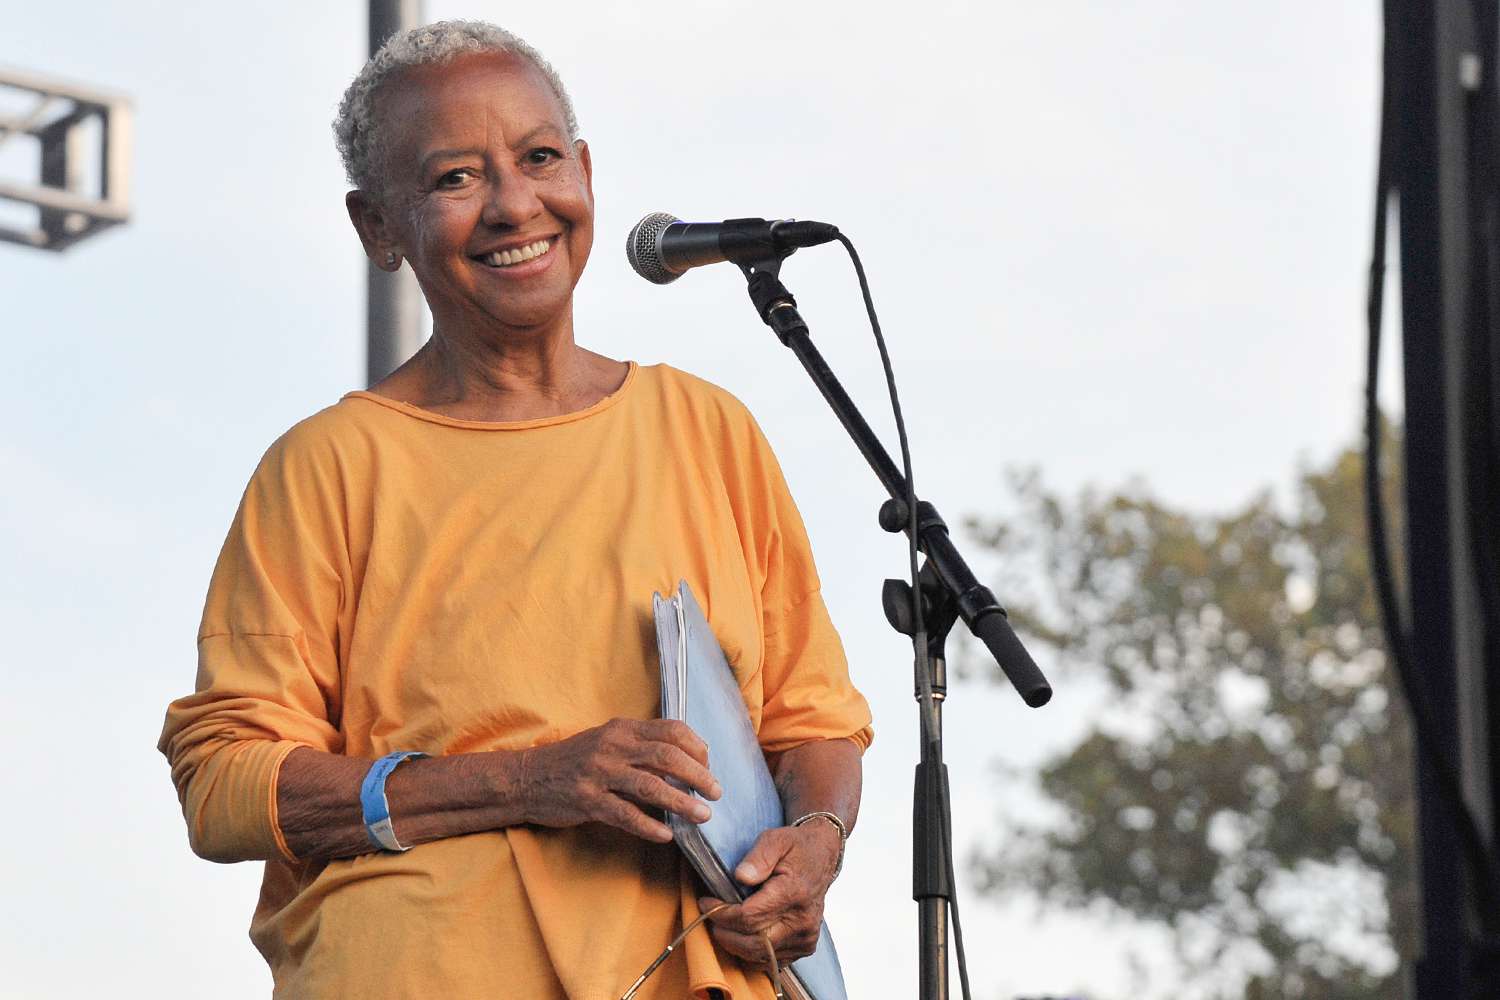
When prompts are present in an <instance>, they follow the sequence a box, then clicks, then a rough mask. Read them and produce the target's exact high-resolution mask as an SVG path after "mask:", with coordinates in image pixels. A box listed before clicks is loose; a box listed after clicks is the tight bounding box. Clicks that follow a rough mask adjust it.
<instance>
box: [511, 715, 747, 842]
mask: <svg viewBox="0 0 1500 1000" xmlns="http://www.w3.org/2000/svg"><path fill="white" fill-rule="evenodd" d="M518 770H519V771H520V776H519V778H518V785H519V789H520V792H521V801H522V803H523V805H522V813H523V816H524V818H525V821H526V822H528V823H537V824H540V825H542V826H577V825H578V824H580V823H589V822H595V823H606V824H608V825H610V826H613V827H618V828H619V829H621V830H624V831H626V832H627V833H633V834H635V835H636V836H637V837H642V838H644V839H646V840H653V841H656V842H658V843H663V844H665V843H669V842H670V841H671V840H672V831H671V829H670V828H669V827H668V826H667V825H666V824H665V823H663V822H661V821H660V820H659V819H657V818H655V816H653V815H651V813H650V812H648V810H656V809H666V810H668V811H670V812H674V813H676V814H678V815H679V816H682V817H684V818H685V819H689V820H692V821H694V822H697V823H701V822H703V821H704V820H706V819H708V816H709V811H708V806H706V805H704V804H703V803H702V802H699V801H698V800H697V799H694V798H693V797H692V796H691V795H688V794H687V793H686V792H683V791H681V790H679V789H677V788H674V787H673V786H672V785H670V784H668V783H667V781H666V779H668V778H675V779H676V780H678V781H680V782H682V783H683V784H685V785H687V786H688V787H689V788H692V789H694V790H695V791H697V792H698V793H699V794H700V795H702V796H703V797H704V798H707V799H717V798H718V797H719V795H720V794H721V789H720V788H719V783H718V781H716V780H715V779H714V776H713V775H712V774H710V773H709V771H708V747H707V746H706V745H704V743H703V741H702V740H700V739H699V738H698V736H697V734H695V733H694V732H693V731H692V730H691V729H690V728H688V726H687V725H685V724H684V723H681V722H674V721H669V720H667V719H651V720H648V721H640V720H636V719H613V720H611V721H609V722H606V723H605V724H604V725H602V726H597V727H595V728H593V729H588V730H585V731H583V732H581V733H579V734H578V735H576V736H572V737H569V738H568V739H565V740H561V741H560V742H557V743H553V744H550V745H548V746H541V747H533V748H532V749H530V750H525V751H522V753H521V760H520V767H519V769H518Z"/></svg>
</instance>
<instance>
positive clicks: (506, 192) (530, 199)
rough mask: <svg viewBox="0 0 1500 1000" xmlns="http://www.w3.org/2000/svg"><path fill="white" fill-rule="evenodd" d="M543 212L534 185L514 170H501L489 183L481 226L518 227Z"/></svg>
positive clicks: (521, 173) (529, 179)
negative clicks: (483, 223) (482, 224)
mask: <svg viewBox="0 0 1500 1000" xmlns="http://www.w3.org/2000/svg"><path fill="white" fill-rule="evenodd" d="M541 212H542V199H541V198H540V197H539V196H538V194H537V190H536V184H535V182H534V181H533V180H532V179H531V178H530V177H528V176H526V174H525V173H523V172H522V171H520V170H517V169H515V168H514V167H510V168H501V169H500V170H499V171H498V172H497V173H496V174H495V175H494V176H493V178H492V179H491V181H490V186H489V194H488V197H487V198H486V199H485V206H484V214H483V219H484V222H485V223H486V224H488V225H491V226H512V227H514V226H520V225H522V224H523V223H525V222H526V221H528V220H529V219H533V218H535V217H536V216H537V215H540V214H541Z"/></svg>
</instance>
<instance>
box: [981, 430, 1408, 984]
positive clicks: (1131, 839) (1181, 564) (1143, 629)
mask: <svg viewBox="0 0 1500 1000" xmlns="http://www.w3.org/2000/svg"><path fill="white" fill-rule="evenodd" d="M1397 453H1399V451H1398V449H1397V448H1396V447H1394V446H1392V447H1390V448H1388V449H1387V454H1397ZM1361 467H1362V464H1361V456H1360V455H1359V454H1358V453H1357V452H1354V451H1349V452H1346V453H1344V454H1341V455H1339V456H1338V457H1337V458H1336V459H1335V460H1334V461H1333V462H1332V463H1330V464H1329V465H1328V466H1327V467H1326V468H1321V469H1315V470H1310V471H1305V472H1303V473H1302V474H1301V476H1300V477H1299V481H1298V488H1297V491H1296V497H1295V502H1294V504H1293V510H1292V512H1291V513H1284V512H1283V511H1281V510H1280V509H1278V506H1277V504H1276V503H1275V502H1274V501H1273V499H1272V497H1271V496H1270V495H1269V494H1262V495H1260V496H1257V497H1255V498H1253V499H1252V500H1251V501H1250V502H1248V503H1247V504H1245V505H1244V507H1243V508H1242V509H1240V510H1238V511H1236V512H1234V513H1232V514H1230V515H1228V516H1206V515H1198V514H1192V513H1188V512H1185V511H1181V510H1174V509H1172V508H1171V507H1169V506H1167V505H1166V504H1163V503H1161V502H1159V501H1157V500H1155V499H1152V498H1151V497H1150V496H1149V495H1148V494H1147V493H1146V492H1145V491H1144V489H1142V488H1140V487H1131V488H1129V489H1127V490H1125V491H1123V492H1120V493H1118V494H1116V495H1100V494H1098V493H1095V492H1084V493H1083V494H1081V495H1080V496H1079V497H1078V498H1076V499H1075V500H1072V501H1063V500H1061V499H1059V498H1058V497H1057V496H1055V495H1053V494H1050V493H1049V492H1048V491H1047V490H1046V489H1045V488H1044V487H1043V486H1042V485H1041V483H1040V482H1039V480H1038V479H1037V478H1036V476H1035V475H1031V476H1027V477H1018V478H1017V480H1016V482H1015V486H1016V489H1017V496H1018V498H1019V500H1020V505H1019V509H1020V511H1021V513H1020V515H1019V516H1018V517H1015V518H1011V519H1009V520H1008V521H1005V522H1001V521H975V522H972V523H971V525H970V528H971V530H972V531H973V532H974V533H975V534H976V536H977V537H978V538H979V539H980V540H981V542H982V543H983V544H985V545H986V546H987V547H989V548H991V549H993V550H994V551H996V552H997V553H1000V554H1002V555H1004V556H1006V557H1007V558H1006V560H1005V561H1006V562H1007V563H1008V564H1016V565H1027V564H1028V562H1029V565H1030V566H1031V567H1032V568H1033V569H1040V570H1041V576H1042V578H1044V579H1046V580H1047V581H1049V584H1048V588H1047V589H1046V590H1045V591H1043V592H1040V593H1035V594H1033V595H1032V598H1033V599H1031V600H1029V601H1028V600H1026V599H1025V595H1024V594H1023V601H1022V602H1021V603H1022V606H1018V607H1013V608H1012V609H1011V611H1012V617H1013V618H1014V619H1015V620H1016V622H1017V624H1018V625H1019V626H1020V627H1021V628H1022V629H1023V630H1024V631H1026V632H1028V633H1029V634H1030V635H1031V636H1032V637H1033V639H1034V640H1038V641H1040V642H1041V643H1042V644H1044V645H1050V646H1051V647H1052V648H1054V649H1055V650H1056V653H1057V657H1058V660H1057V662H1058V664H1059V667H1060V676H1061V677H1063V678H1064V679H1067V678H1068V677H1069V676H1073V677H1077V676H1080V673H1079V672H1087V671H1094V672H1096V673H1097V674H1098V675H1099V676H1102V679H1103V683H1104V685H1105V687H1106V689H1107V691H1108V692H1109V697H1108V698H1107V699H1105V707H1104V708H1103V709H1102V710H1101V714H1100V716H1099V718H1098V719H1097V720H1096V721H1095V722H1094V723H1093V725H1092V728H1091V729H1090V730H1089V731H1088V732H1087V733H1086V735H1085V736H1084V738H1083V739H1082V740H1081V742H1079V743H1078V745H1077V746H1075V747H1073V748H1072V749H1071V750H1069V751H1067V752H1066V753H1064V754H1062V755H1061V756H1059V757H1057V758H1055V759H1053V760H1051V761H1050V762H1048V763H1046V764H1045V765H1044V766H1043V767H1042V769H1041V771H1040V773H1039V774H1038V775H1037V776H1036V778H1035V781H1036V789H1037V790H1038V791H1039V792H1040V793H1041V795H1042V797H1043V798H1044V799H1045V800H1046V801H1047V802H1048V803H1049V804H1050V806H1051V807H1053V808H1051V809H1050V810H1049V811H1051V812H1053V813H1055V814H1056V819H1055V821H1054V822H1050V823H1036V822H1031V823H1027V822H1020V821H1016V820H1013V819H1006V820H1002V823H1003V829H1002V833H1001V835H1000V837H999V838H998V841H997V842H996V843H994V844H993V845H989V846H987V847H985V848H984V849H983V850H982V851H981V854H980V855H979V856H978V857H977V858H976V859H975V866H976V868H977V870H978V872H979V874H980V876H981V884H982V885H983V887H984V889H985V891H987V892H994V893H1002V892H1012V891H1018V890H1030V891H1032V892H1035V893H1037V894H1038V895H1039V896H1040V898H1041V899H1042V901H1043V904H1044V905H1047V906H1055V907H1064V908H1089V907H1103V908H1107V909H1111V910H1113V911H1114V912H1116V913H1119V914H1123V915H1128V916H1129V917H1132V918H1135V919H1139V920H1143V921H1148V922H1153V923H1156V924H1159V925H1162V926H1164V927H1166V928H1168V929H1169V930H1170V931H1171V932H1172V937H1173V940H1174V941H1175V942H1176V946H1177V947H1176V951H1177V955H1178V958H1179V960H1180V961H1181V963H1182V968H1183V971H1184V973H1185V978H1186V980H1187V981H1188V982H1189V983H1191V984H1193V985H1192V986H1191V988H1190V989H1189V991H1188V992H1187V993H1183V992H1180V991H1179V992H1177V993H1176V994H1174V995H1177V996H1200V997H1214V998H1227V997H1245V998H1248V1000H1270V998H1293V997H1296V998H1305V1000H1344V998H1350V1000H1352V998H1356V997H1360V998H1363V997H1374V996H1382V997H1384V996H1391V995H1397V994H1398V993H1399V987H1398V986H1397V983H1398V982H1399V979H1398V978H1397V977H1398V976H1399V975H1400V969H1399V962H1398V956H1399V955H1411V954H1413V952H1414V945H1415V936H1416V927H1415V926H1414V921H1415V916H1414V915H1415V914H1416V912H1417V898H1416V877H1415V871H1414V845H1413V810H1414V802H1413V785H1412V761H1411V753H1412V747H1411V736H1410V731H1409V727H1408V723H1407V719H1406V716H1405V710H1404V705H1403V704H1402V703H1401V702H1400V695H1399V686H1398V684H1397V683H1396V680H1395V678H1394V677H1393V676H1392V675H1391V673H1390V668H1389V667H1388V666H1387V662H1386V657H1385V654H1384V652H1383V641H1382V635H1381V632H1380V629H1379V618H1378V611H1377V607H1376V604H1375V601H1374V597H1373V592H1372V588H1371V586H1370V575H1369V563H1368V549H1367V543H1366V534H1365V524H1364V514H1363V499H1362V492H1361V480H1360V475H1361ZM1388 490H1389V494H1390V496H1389V497H1388V502H1387V505H1386V507H1387V510H1390V511H1392V512H1394V511H1395V510H1396V506H1395V504H1394V503H1392V502H1390V500H1391V499H1393V498H1394V497H1395V496H1396V495H1397V493H1396V485H1395V484H1394V483H1389V484H1388ZM1396 527H1398V528H1399V526H1396ZM1392 537H1396V538H1399V537H1400V533H1399V530H1396V531H1393V532H1392ZM1032 575H1033V576H1035V575H1036V574H1034V573H1033V574H1032ZM1004 592H1005V593H1007V594H1013V593H1015V591H1014V590H1013V589H1012V588H1011V587H1009V586H1007V587H1005V588H1004Z"/></svg>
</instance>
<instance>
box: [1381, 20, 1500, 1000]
mask: <svg viewBox="0 0 1500 1000" xmlns="http://www.w3.org/2000/svg"><path fill="white" fill-rule="evenodd" d="M1486 7H1493V0H1387V3H1386V7H1385V14H1386V24H1385V35H1386V46H1387V67H1388V72H1390V73H1391V74H1392V81H1391V82H1392V84H1393V85H1394V89H1393V90H1392V94H1393V99H1394V108H1393V113H1392V114H1391V116H1390V123H1389V127H1390V128H1391V130H1392V133H1393V134H1392V137H1391V138H1392V152H1393V157H1394V162H1393V177H1392V180H1393V182H1394V186H1395V187H1396V189H1397V191H1398V192H1399V199H1400V226H1401V258H1400V259H1401V299H1402V353H1403V370H1404V388H1405V403H1406V406H1405V411H1406V412H1405V429H1404V437H1405V460H1406V461H1405V476H1406V483H1405V490H1406V510H1407V525H1406V528H1407V538H1406V553H1407V573H1408V581H1407V588H1406V589H1407V592H1408V593H1409V595H1410V608H1409V616H1408V617H1409V633H1410V642H1409V647H1410V649H1411V650H1412V651H1413V659H1414V661H1415V662H1414V665H1413V666H1414V669H1415V672H1416V674H1417V677H1418V681H1419V685H1420V688H1421V690H1422V695H1423V697H1422V701H1423V702H1424V703H1425V705H1426V706H1427V714H1428V715H1430V717H1431V726H1430V727H1427V728H1428V729H1429V731H1425V732H1420V733H1419V734H1418V738H1419V739H1422V740H1427V741H1430V742H1431V743H1432V745H1433V746H1435V747H1436V748H1438V749H1440V750H1441V751H1442V755H1443V756H1445V757H1446V758H1447V759H1449V760H1453V761H1459V762H1460V771H1461V782H1460V783H1461V784H1462V786H1463V792H1464V794H1463V795H1462V796H1461V797H1459V799H1458V800H1455V796H1454V794H1453V792H1452V789H1451V785H1447V786H1445V783H1444V782H1443V781H1442V780H1440V778H1439V776H1438V773H1437V772H1436V771H1435V770H1434V765H1433V762H1432V755H1430V754H1422V755H1419V757H1418V762H1417V768H1416V770H1417V842H1418V845H1419V846H1418V858H1417V866H1418V872H1419V876H1420V882H1421V889H1422V897H1421V898H1422V912H1421V917H1422V932H1421V953H1420V955H1419V956H1418V957H1417V960H1416V963H1415V967H1414V977H1413V985H1414V987H1415V996H1416V997H1417V998H1418V1000H1469V998H1478V997H1482V996H1490V995H1493V989H1494V978H1493V975H1494V974H1493V972H1492V971H1488V972H1487V971H1485V970H1484V965H1485V964H1486V963H1487V962H1488V961H1489V960H1490V959H1489V958H1488V954H1489V952H1490V951H1491V949H1490V947H1489V945H1488V944H1487V942H1488V940H1490V938H1491V937H1492V928H1491V927H1490V925H1492V924H1493V922H1494V918H1495V915H1494V914H1488V913H1481V912H1478V910H1479V908H1478V907H1477V906H1476V903H1475V898H1476V892H1475V887H1476V884H1477V883H1476V881H1475V880H1476V878H1479V877H1482V876H1481V873H1480V872H1479V871H1478V870H1476V868H1475V866H1474V862H1473V856H1472V854H1471V855H1469V856H1466V855H1465V852H1464V849H1463V848H1464V843H1463V841H1462V838H1461V835H1460V822H1461V817H1462V810H1465V809H1467V810H1469V811H1470V812H1472V813H1473V814H1474V815H1475V817H1476V820H1475V823H1476V825H1477V826H1478V827H1479V829H1480V831H1481V835H1482V837H1483V838H1484V840H1485V845H1484V846H1485V847H1486V848H1487V849H1489V850H1490V851H1491V852H1492V851H1493V844H1494V825H1493V824H1494V818H1493V811H1492V803H1493V802H1494V801H1495V798H1494V775H1493V774H1492V773H1491V768H1492V766H1493V765H1492V755H1491V753H1490V747H1491V745H1492V740H1493V736H1492V734H1493V733H1494V732H1495V730H1496V727H1497V724H1500V719H1496V718H1495V717H1494V714H1493V712H1492V711H1490V710H1489V706H1490V705H1491V704H1493V697H1494V685H1495V682H1496V678H1495V677H1494V676H1493V674H1494V671H1493V669H1492V668H1490V669H1487V665H1486V663H1485V655H1484V650H1485V646H1486V636H1485V627H1484V611H1483V602H1484V586H1483V582H1482V581H1480V580H1479V579H1477V578H1476V575H1475V572H1474V567H1475V560H1474V554H1475V552H1476V551H1477V550H1478V549H1482V548H1484V547H1485V546H1486V543H1487V542H1488V540H1489V539H1487V538H1486V537H1485V536H1484V535H1483V534H1477V533H1484V532H1493V531H1494V530H1495V527H1494V519H1493V516H1491V517H1489V518H1488V519H1486V518H1479V519H1475V518H1474V517H1472V515H1471V512H1470V506H1471V504H1472V503H1473V502H1474V500H1475V496H1474V494H1473V481H1474V477H1473V476H1472V475H1471V473H1472V472H1473V471H1475V470H1474V469H1473V467H1472V464H1471V463H1472V461H1473V456H1472V455H1466V454H1465V441H1466V440H1471V439H1472V429H1471V428H1469V427H1468V426H1467V425H1468V422H1469V421H1470V419H1471V414H1472V413H1473V412H1474V410H1475V407H1474V404H1475V403H1476V401H1478V400H1477V399H1476V397H1475V396H1474V389H1475V386H1474V381H1473V379H1472V378H1470V377H1468V373H1467V372H1466V368H1467V367H1468V365H1467V364H1466V362H1472V359H1473V357H1474V350H1473V348H1474V341H1475V338H1476V337H1481V336H1486V337H1487V334H1488V331H1483V330H1481V329H1479V327H1480V326H1481V325H1484V324H1483V322H1482V320H1483V319H1484V318H1485V317H1487V315H1488V314H1487V310H1486V309H1485V308H1484V306H1485V305H1486V303H1484V302H1483V301H1480V300H1476V299H1475V296H1476V295H1479V296H1483V295H1485V294H1486V291H1485V289H1484V282H1483V281H1482V280H1481V281H1479V282H1476V280H1475V277H1476V275H1478V274H1480V271H1481V269H1478V268H1476V263H1477V262H1476V259H1475V257H1476V250H1479V249H1480V248H1482V246H1483V241H1482V240H1478V239H1476V238H1477V237H1478V236H1479V234H1478V233H1476V232H1475V225H1476V222H1477V221H1478V220H1480V219H1483V218H1484V215H1485V213H1484V212H1483V211H1476V210H1475V206H1476V199H1489V198H1492V196H1493V192H1487V191H1484V190H1476V189H1475V183H1474V182H1475V180H1476V176H1478V175H1476V164H1479V165H1483V164H1486V163H1488V152H1489V151H1488V150H1486V149H1484V148H1483V147H1484V146H1485V145H1486V144H1488V143H1489V142H1490V141H1492V140H1491V135H1490V132H1489V130H1488V128H1487V127H1481V128H1475V127H1474V126H1475V124H1476V112H1477V113H1478V114H1479V115H1483V116H1493V115H1495V114H1496V112H1497V109H1496V108H1494V107H1493V106H1492V105H1493V98H1492V97H1490V99H1489V103H1490V105H1491V106H1488V107H1485V106H1482V105H1476V96H1475V95H1476V92H1479V91H1481V89H1482V90H1483V91H1485V92H1487V93H1488V94H1490V95H1493V92H1494V91H1493V80H1489V82H1488V85H1487V86H1484V87H1483V88H1481V84H1482V83H1483V82H1484V81H1485V80H1486V78H1487V77H1489V76H1492V74H1494V72H1495V68H1496V67H1495V66H1494V60H1495V59H1496V58H1497V56H1500V49H1497V39H1496V38H1494V37H1492V36H1493V30H1491V31H1489V32H1486V33H1483V34H1482V33H1480V32H1478V31H1476V23H1475V15H1476V13H1478V12H1480V11H1481V9H1483V8H1486ZM1486 20H1489V21H1490V23H1491V25H1493V18H1492V17H1490V18H1486ZM1475 154H1482V155H1480V156H1478V157H1476V155H1475ZM1481 409H1483V407H1481ZM1491 513H1492V514H1493V512H1491ZM1488 641H1489V643H1491V644H1492V643H1493V641H1494V636H1493V635H1491V636H1490V637H1489V639H1488ZM1480 860H1481V861H1482V860H1483V859H1482V858H1481V859H1480Z"/></svg>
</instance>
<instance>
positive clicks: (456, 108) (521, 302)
mask: <svg viewBox="0 0 1500 1000" xmlns="http://www.w3.org/2000/svg"><path fill="white" fill-rule="evenodd" d="M377 99H378V100H379V107H378V111H379V113H380V118H381V121H382V122H383V128H384V131H385V140H386V142H385V154H386V161H385V177H386V192H385V198H384V211H383V213H382V214H383V215H384V217H385V224H386V226H387V232H388V234H389V236H390V242H391V249H394V250H395V251H396V252H397V253H399V254H401V255H402V256H404V257H406V259H407V260H408V261H410V262H411V266H412V270H413V271H415V272H416V275H417V280H418V281H419V282H420V283H421V285H422V291H423V293H424V294H425V295H426V297H427V302H428V304H429V305H430V306H431V307H432V312H433V317H434V320H435V322H436V324H437V326H438V328H439V329H443V330H445V331H449V332H457V331H455V330H453V328H454V327H455V326H459V327H463V328H464V329H466V330H468V331H470V332H473V333H475V334H477V335H479V336H484V335H485V334H486V333H490V332H493V331H494V330H495V327H496V325H497V324H498V325H499V326H500V327H504V328H507V329H508V330H510V331H520V330H524V329H530V328H537V327H550V326H552V325H553V324H554V323H555V322H557V321H558V320H566V319H567V318H568V317H570V316H571V309H572V295H573V286H574V285H576V284H577V283H578V278H579V275H580V274H582V273H583V266H584V263H585V262H586V261H587V260H588V256H589V249H590V248H591V247H592V246H593V242H594V195H593V168H592V165H591V163H590V161H589V151H588V146H587V145H586V144H585V143H583V142H582V141H579V142H577V143H569V142H568V133H567V124H566V120H565V118H564V116H563V110H562V105H561V103H560V102H559V101H558V99H557V95H556V94H554V93H553V92H552V88H551V87H550V86H548V84H547V80H546V78H545V77H543V76H542V74H541V73H540V72H539V71H538V70H537V69H536V67H535V66H533V65H532V64H531V63H529V62H527V61H526V60H525V59H523V58H520V57H518V56H509V55H497V54H492V53H485V54H475V55H468V56H461V57H459V58H457V59H455V60H453V61H452V62H450V63H447V64H444V65H439V66H423V67H418V68H416V69H413V70H409V71H407V72H406V73H405V74H403V75H402V76H401V77H400V78H399V79H397V80H396V81H394V83H393V85H392V86H390V89H389V92H388V93H385V94H381V95H379V96H378V98H377Z"/></svg>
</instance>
